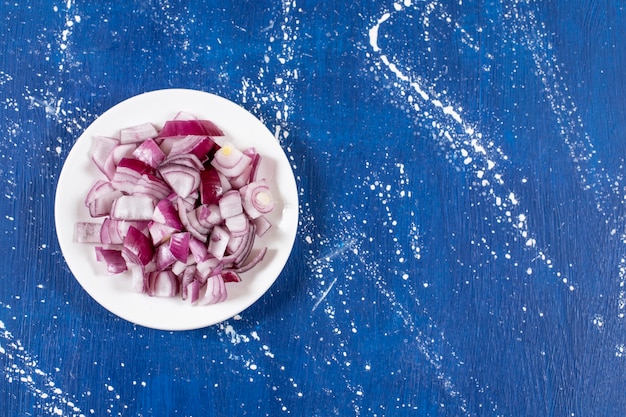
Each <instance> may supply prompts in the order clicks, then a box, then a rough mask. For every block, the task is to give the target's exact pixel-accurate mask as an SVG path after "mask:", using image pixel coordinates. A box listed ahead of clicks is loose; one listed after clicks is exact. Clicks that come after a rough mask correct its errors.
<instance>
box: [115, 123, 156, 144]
mask: <svg viewBox="0 0 626 417" xmlns="http://www.w3.org/2000/svg"><path fill="white" fill-rule="evenodd" d="M158 135H159V132H158V131H157V130H156V128H155V127H154V126H153V125H152V124H151V123H142V124H139V125H136V126H131V127H127V128H124V129H121V130H120V142H121V143H137V142H143V141H145V140H146V139H153V138H156V137H157V136H158Z"/></svg>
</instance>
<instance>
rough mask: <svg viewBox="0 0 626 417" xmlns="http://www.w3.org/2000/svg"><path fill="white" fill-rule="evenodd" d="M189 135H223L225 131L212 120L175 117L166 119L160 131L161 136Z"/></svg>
mask: <svg viewBox="0 0 626 417" xmlns="http://www.w3.org/2000/svg"><path fill="white" fill-rule="evenodd" d="M187 135H205V136H223V135H224V132H222V130H221V129H220V128H219V127H217V125H216V124H215V123H213V122H212V121H210V120H198V119H191V120H180V119H175V120H168V121H166V122H165V124H164V125H163V129H161V132H160V133H159V136H161V137H166V136H187Z"/></svg>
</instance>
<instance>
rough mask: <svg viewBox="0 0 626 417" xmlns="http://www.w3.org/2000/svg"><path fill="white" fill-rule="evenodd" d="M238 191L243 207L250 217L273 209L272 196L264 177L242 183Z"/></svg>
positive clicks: (253, 217)
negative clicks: (245, 183)
mask: <svg viewBox="0 0 626 417" xmlns="http://www.w3.org/2000/svg"><path fill="white" fill-rule="evenodd" d="M239 192H240V193H241V196H242V204H243V208H244V210H245V211H246V213H247V214H248V216H249V217H250V218H251V219H256V218H257V217H260V216H262V215H263V214H267V213H269V212H270V211H272V210H273V209H274V205H275V203H274V198H273V197H272V193H271V191H270V187H269V185H268V184H267V181H266V180H265V179H262V180H259V181H255V182H251V183H249V184H247V185H244V186H243V187H241V188H240V189H239Z"/></svg>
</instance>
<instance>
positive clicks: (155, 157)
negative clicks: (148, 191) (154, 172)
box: [132, 139, 165, 168]
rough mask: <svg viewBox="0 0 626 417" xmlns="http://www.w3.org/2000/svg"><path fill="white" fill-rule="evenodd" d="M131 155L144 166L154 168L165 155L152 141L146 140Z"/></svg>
mask: <svg viewBox="0 0 626 417" xmlns="http://www.w3.org/2000/svg"><path fill="white" fill-rule="evenodd" d="M132 155H133V156H134V157H135V158H137V159H138V160H140V161H142V162H144V163H145V164H146V165H148V166H150V167H152V168H156V167H158V166H159V164H160V163H161V162H163V160H164V159H165V153H164V152H163V151H162V150H161V148H159V145H157V144H156V142H155V141H154V140H153V139H146V140H144V141H143V142H141V144H140V145H139V146H137V148H135V150H133V153H132Z"/></svg>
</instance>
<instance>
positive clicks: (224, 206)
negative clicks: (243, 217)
mask: <svg viewBox="0 0 626 417" xmlns="http://www.w3.org/2000/svg"><path fill="white" fill-rule="evenodd" d="M219 208H220V215H221V216H222V218H223V219H227V218H229V217H232V216H236V215H238V214H241V213H243V205H242V201H241V194H239V191H237V190H230V191H227V192H225V193H224V195H222V198H221V199H220V201H219Z"/></svg>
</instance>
